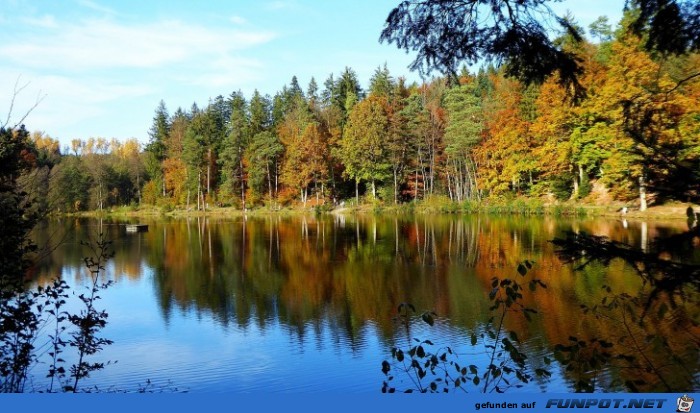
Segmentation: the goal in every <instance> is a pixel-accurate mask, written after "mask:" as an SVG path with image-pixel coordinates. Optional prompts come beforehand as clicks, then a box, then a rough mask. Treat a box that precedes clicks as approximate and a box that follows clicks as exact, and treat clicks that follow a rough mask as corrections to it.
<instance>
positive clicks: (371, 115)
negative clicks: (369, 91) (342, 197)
mask: <svg viewBox="0 0 700 413" xmlns="http://www.w3.org/2000/svg"><path fill="white" fill-rule="evenodd" d="M386 108H387V101H386V98H383V97H375V96H369V97H368V98H367V99H365V100H363V101H361V102H359V103H358V104H357V105H356V106H355V107H354V109H353V110H352V111H351V112H350V115H349V117H348V123H347V125H346V126H345V129H344V131H343V137H342V139H341V141H340V147H339V154H338V155H339V157H340V159H341V160H342V161H343V163H344V164H345V174H346V176H347V177H348V178H351V179H354V180H355V197H356V199H357V200H358V201H359V190H358V187H359V183H360V181H361V180H364V181H367V182H369V183H370V185H371V188H372V198H374V199H376V198H377V182H381V181H382V180H384V179H386V178H387V177H388V174H389V170H390V165H389V164H388V160H387V153H386V148H385V142H386V140H387V135H388V130H389V119H388V117H387V113H386Z"/></svg>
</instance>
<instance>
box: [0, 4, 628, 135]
mask: <svg viewBox="0 0 700 413" xmlns="http://www.w3.org/2000/svg"><path fill="white" fill-rule="evenodd" d="M398 2H399V0H356V1H351V2H348V1H330V0H327V1H320V0H316V1H313V0H269V1H268V0H259V1H248V0H237V1H224V0H208V1H201V2H200V1H174V0H173V1H151V0H140V1H134V0H123V1H106V0H61V1H56V0H0V33H2V34H1V35H0V56H3V58H2V59H1V60H0V97H2V99H0V117H2V119H1V121H3V122H4V120H5V118H6V116H7V113H8V111H9V106H10V98H11V96H12V91H13V87H14V85H15V82H16V81H17V79H18V78H19V84H20V85H24V84H26V83H29V84H28V86H27V87H26V88H25V89H24V90H23V91H22V93H21V94H19V96H18V98H17V101H16V102H15V107H14V110H13V118H14V119H17V118H19V117H21V115H22V114H23V112H24V111H26V110H27V109H28V108H30V107H31V106H32V104H33V103H34V102H35V100H36V99H37V96H45V98H44V99H43V101H42V102H41V103H40V104H39V106H38V107H37V108H36V109H34V110H33V111H32V112H31V113H30V115H29V116H28V117H27V119H26V120H25V123H26V124H27V127H28V128H29V129H30V130H41V131H44V132H46V133H47V134H49V135H51V136H52V137H54V138H58V139H59V140H60V141H61V142H62V144H64V145H65V144H67V143H68V142H70V140H71V139H73V138H81V139H86V138H88V137H98V136H102V137H106V138H112V137H114V138H117V139H126V138H131V137H135V138H137V139H139V140H140V141H141V142H146V141H147V140H148V135H147V131H148V129H149V127H150V125H151V119H152V117H153V112H154V109H155V107H156V106H157V104H158V102H159V101H160V100H161V99H163V100H165V102H166V105H167V107H168V109H169V110H170V112H171V113H172V111H174V110H175V109H176V108H177V107H178V106H182V107H183V108H189V107H190V106H191V105H192V102H195V101H196V102H197V104H199V105H200V107H201V106H204V105H206V104H207V102H208V100H209V98H212V97H215V96H217V95H224V96H227V95H229V94H230V93H231V92H233V91H235V90H241V91H243V93H244V94H245V95H246V96H247V97H250V95H251V94H252V92H253V90H255V89H258V90H259V91H260V92H261V93H263V94H271V95H272V94H274V93H275V92H276V91H278V90H280V89H281V88H282V86H283V85H285V84H288V83H289V81H290V80H291V78H292V76H293V75H296V76H297V77H298V79H299V82H300V84H301V85H302V87H304V88H306V85H307V84H308V82H309V80H310V79H311V77H312V76H314V77H315V78H316V81H317V83H318V84H319V85H320V86H321V85H322V84H323V81H324V80H325V79H326V78H327V77H328V75H329V74H330V73H334V74H336V75H337V74H338V73H340V72H341V71H342V70H343V68H344V67H345V66H350V67H352V68H353V69H354V70H355V71H356V72H357V74H358V76H359V78H360V80H361V82H362V83H363V85H366V84H367V82H368V80H369V78H370V76H371V75H372V73H373V72H374V70H375V69H376V68H377V67H378V66H379V65H383V64H384V63H386V64H387V66H388V68H389V70H390V71H391V73H392V75H394V76H405V77H406V78H407V79H408V80H410V81H412V80H420V77H419V76H418V74H416V73H411V72H409V70H408V69H407V66H408V64H409V63H410V62H411V60H412V56H411V55H407V54H406V53H404V52H403V51H400V50H398V49H396V48H395V46H393V45H388V44H380V43H379V42H378V38H379V33H380V31H381V29H382V27H383V24H384V20H385V19H386V16H387V15H388V13H389V11H390V10H391V9H392V8H393V7H395V6H396V5H397V4H398ZM623 4H624V0H569V1H565V2H563V3H558V4H555V5H554V6H555V7H554V8H555V9H556V10H558V11H564V10H567V9H568V10H571V11H572V12H573V14H574V16H576V18H577V19H578V21H579V22H580V24H581V25H582V26H584V27H587V26H588V24H589V23H590V22H591V21H593V20H594V19H595V18H596V17H598V16H600V15H607V16H609V17H610V21H611V22H613V23H615V22H617V21H618V20H619V18H620V15H621V10H622V7H623ZM11 123H12V122H11Z"/></svg>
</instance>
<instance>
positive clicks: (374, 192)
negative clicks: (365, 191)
mask: <svg viewBox="0 0 700 413" xmlns="http://www.w3.org/2000/svg"><path fill="white" fill-rule="evenodd" d="M372 199H374V200H376V199H377V185H376V184H375V183H374V179H372Z"/></svg>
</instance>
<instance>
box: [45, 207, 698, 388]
mask: <svg viewBox="0 0 700 413" xmlns="http://www.w3.org/2000/svg"><path fill="white" fill-rule="evenodd" d="M143 223H146V224H148V225H149V231H148V232H145V233H135V234H128V233H126V232H125V230H124V227H123V225H121V224H123V223H121V222H116V221H107V220H65V219H63V220H55V221H49V222H47V223H45V224H44V225H43V226H42V227H40V228H39V229H38V230H37V232H36V236H35V237H36V240H37V242H38V243H39V244H40V245H45V244H50V243H51V242H52V241H54V240H56V239H64V242H63V243H62V244H61V245H60V246H59V247H58V248H56V249H55V250H53V251H52V252H50V253H48V256H47V258H46V259H44V260H42V261H41V263H40V264H39V265H38V266H37V268H36V269H35V270H34V271H35V273H34V276H35V277H36V278H37V280H38V281H39V282H46V281H47V280H49V279H50V278H51V277H53V276H55V275H56V274H63V276H64V277H65V278H67V280H68V281H69V282H71V283H77V282H80V280H81V279H82V278H81V277H83V275H84V274H83V272H82V265H83V261H82V258H83V255H84V254H85V252H84V250H83V249H81V248H80V245H79V241H80V240H83V239H87V238H90V237H92V238H94V237H95V234H96V233H98V232H99V231H103V232H104V233H105V234H106V236H107V237H108V238H110V239H113V240H114V248H115V253H116V254H115V257H114V259H113V262H112V263H111V270H112V272H113V274H114V276H115V278H116V281H117V283H122V284H128V285H129V286H130V287H129V288H132V289H133V290H134V291H132V294H133V297H135V298H133V300H154V301H155V303H156V307H157V308H158V311H159V314H160V317H161V318H162V322H163V325H164V326H166V330H165V331H166V332H165V333H163V334H166V335H167V334H169V333H167V331H170V330H168V329H172V330H176V329H177V328H178V323H182V317H181V315H182V314H188V315H192V316H194V317H195V318H196V319H197V320H200V322H204V323H208V324H210V325H211V326H213V328H212V331H213V332H212V334H215V335H216V334H224V335H225V334H228V333H226V332H236V333H237V334H238V333H240V332H243V333H242V334H244V335H246V337H253V336H254V337H255V338H254V339H252V340H254V341H255V342H256V343H257V345H259V346H261V348H269V349H273V348H275V346H276V345H279V343H280V340H281V342H285V340H286V344H285V345H283V346H282V347H284V349H285V350H284V351H286V353H284V352H283V353H280V355H279V357H284V356H285V354H286V356H287V357H290V356H291V355H292V354H291V353H290V351H291V352H294V351H306V350H304V349H307V350H308V349H309V348H311V349H314V348H315V349H321V350H322V349H324V348H333V349H334V350H333V354H335V355H337V357H339V358H340V359H341V360H344V361H346V362H348V363H352V360H353V359H354V358H357V357H364V358H365V364H362V363H360V364H358V365H357V368H356V369H355V368H349V369H344V370H339V371H337V374H339V375H344V376H343V377H344V379H343V380H339V381H338V383H344V385H346V386H348V383H351V384H350V385H349V387H352V386H356V387H357V388H359V389H365V390H374V389H376V390H377V391H378V389H379V387H380V384H381V379H380V378H377V376H376V375H375V374H373V373H376V371H378V370H379V365H380V363H381V360H382V359H383V358H385V357H386V355H387V352H388V349H389V348H390V347H391V345H392V343H394V342H395V341H396V340H397V339H398V338H399V337H400V336H401V332H400V330H399V329H398V326H397V325H396V323H395V322H394V321H393V320H392V318H393V316H394V315H395V314H396V306H397V304H398V303H401V302H411V303H413V304H414V305H415V306H416V307H417V308H419V309H426V310H433V311H435V312H436V313H437V314H438V315H440V317H441V322H440V323H439V324H440V325H441V326H442V327H439V328H443V329H444V331H443V330H439V331H440V332H439V333H436V332H435V331H430V330H426V331H425V334H443V333H444V334H445V335H446V337H447V339H453V340H464V337H466V334H467V333H466V332H468V331H472V330H474V329H476V328H479V326H480V325H481V324H483V323H484V322H485V321H486V320H487V319H488V317H489V312H488V306H489V301H488V299H487V294H488V291H489V290H490V282H491V277H493V276H513V275H514V273H515V268H516V267H517V265H518V263H519V262H521V261H522V260H524V259H530V260H532V261H535V263H536V265H535V267H534V270H533V275H534V276H536V277H537V278H540V279H542V280H543V281H544V282H545V283H547V285H548V289H547V290H546V291H543V292H538V293H536V294H533V295H528V296H526V298H525V301H526V304H527V305H528V306H530V307H534V308H536V309H538V310H539V312H540V314H541V317H540V318H538V319H537V320H536V321H535V322H534V323H530V324H528V323H527V322H526V321H525V320H524V319H519V318H510V319H508V320H507V322H508V325H507V327H508V328H509V329H511V330H515V331H516V332H517V333H518V336H519V337H521V338H522V339H524V341H525V342H527V343H528V344H527V346H529V350H530V351H531V352H533V353H536V354H548V353H550V352H551V350H552V348H553V347H554V345H556V344H560V343H566V342H567V341H568V339H569V337H570V336H577V337H579V338H580V339H583V340H589V339H593V338H606V339H607V340H609V341H614V342H616V343H617V342H620V343H621V345H623V346H627V348H629V346H630V345H631V344H629V343H630V337H636V338H639V342H640V343H641V344H637V345H638V346H643V347H639V348H638V349H637V350H639V351H643V352H644V354H645V357H648V358H649V360H648V363H649V365H653V366H664V367H663V368H664V369H666V370H665V371H664V372H663V375H662V377H663V379H661V380H660V379H659V374H655V372H654V371H651V372H647V373H646V374H644V373H640V372H639V371H638V370H634V371H632V370H630V369H625V368H617V369H616V368H610V369H608V370H607V371H606V372H605V374H606V378H605V379H604V380H603V381H605V380H607V382H609V383H611V382H613V381H615V379H617V381H619V382H621V383H624V382H625V381H628V380H630V379H632V378H639V375H640V374H642V376H643V377H642V378H643V379H644V381H645V382H646V383H647V384H645V385H642V386H641V390H647V391H649V390H654V391H667V390H668V388H667V387H668V386H670V387H672V388H673V389H674V390H676V389H677V390H678V391H681V390H685V391H687V389H688V386H689V383H691V384H690V386H694V388H698V387H697V386H698V384H697V380H696V379H697V377H698V371H700V368H698V367H699V359H700V357H699V356H698V351H697V348H698V336H699V335H700V330H699V329H698V327H697V320H699V319H700V314H699V311H698V308H697V306H695V305H693V306H683V305H681V306H677V307H675V308H673V309H672V311H671V314H670V315H664V316H663V317H662V318H663V322H661V321H659V320H658V319H653V318H650V319H649V320H647V321H648V322H647V323H646V324H645V326H644V327H636V326H631V327H629V328H630V330H624V329H622V328H621V325H628V326H629V325H631V324H633V323H626V324H623V321H624V320H620V319H619V318H618V319H615V318H610V317H608V318H605V317H594V316H583V315H582V312H581V306H582V305H583V306H588V307H593V306H596V305H599V304H600V303H601V301H602V300H603V298H604V297H605V296H606V295H607V294H608V293H607V292H606V289H605V288H603V287H604V286H608V287H610V288H611V289H612V290H613V291H615V292H618V293H623V292H626V293H629V294H630V295H636V294H638V293H639V292H640V291H643V289H644V286H643V284H642V282H641V280H640V279H639V278H638V277H636V276H635V274H634V273H633V271H632V270H631V269H630V268H627V267H626V266H625V265H624V263H622V262H616V261H613V262H612V263H611V264H610V265H609V266H608V267H604V266H602V265H595V264H594V265H590V266H588V267H586V268H585V270H584V273H582V274H579V273H574V272H573V271H572V269H571V267H570V266H567V265H563V264H562V263H561V262H560V261H559V260H558V259H557V258H556V256H555V255H554V253H553V246H552V245H551V244H550V243H549V242H548V241H549V240H551V239H552V238H554V237H557V236H560V235H562V234H563V233H565V232H566V231H571V230H573V231H585V232H588V233H592V234H597V235H604V236H608V237H610V238H612V239H615V240H619V241H622V242H626V243H629V244H631V245H634V246H637V247H639V248H641V249H643V250H645V251H648V250H649V248H653V244H652V243H651V242H650V240H652V239H654V238H656V237H668V236H670V235H672V234H674V233H678V232H680V231H683V230H684V228H683V225H681V224H682V223H681V224H679V225H676V224H663V225H661V224H653V223H646V222H634V221H630V222H628V221H627V220H623V221H610V220H581V221H565V220H559V219H554V218H543V219H533V218H530V217H506V218H500V217H496V218H495V217H478V216H469V217H450V216H446V217H443V216H438V217H422V216H419V217H406V216H398V217H383V218H382V217H375V216H359V217H356V216H333V215H328V216H321V217H281V216H271V217H265V218H236V219H209V218H201V217H200V218H189V219H178V220H170V219H153V220H150V221H148V220H146V221H143ZM670 254H671V255H673V256H674V257H673V258H675V259H684V260H697V259H698V253H697V249H691V250H685V251H677V252H675V251H674V252H671V253H670ZM144 277H146V278H144ZM146 281H147V282H146ZM136 289H148V290H149V291H150V294H144V292H143V291H140V292H137V291H136ZM133 304H134V303H133V302H132V303H130V305H133ZM108 310H110V311H112V312H119V311H122V310H120V309H119V308H114V309H108ZM655 314H656V313H655ZM654 317H655V315H654ZM202 320H204V321H202ZM132 322H133V320H132ZM119 331H120V332H121V333H120V334H124V336H123V337H111V338H112V339H114V340H115V342H119V341H120V340H123V341H128V342H130V343H131V342H138V341H139V335H138V333H139V332H138V331H131V330H130V329H128V328H124V329H123V330H119ZM280 331H283V332H284V333H283V334H282V336H283V337H287V338H280V337H279V336H280ZM251 332H254V334H252V335H249V334H251ZM290 337H291V340H292V341H293V342H294V343H295V344H293V345H290V344H289V340H290ZM650 337H662V338H663V340H664V343H663V346H661V345H660V344H659V343H654V341H653V340H651V339H650ZM179 340H180V341H179V342H178V343H177V344H178V346H188V347H190V351H194V352H198V351H201V352H204V351H205V349H203V348H201V346H202V343H201V341H199V340H197V339H196V338H191V339H190V338H188V337H187V336H186V335H185V336H184V337H179ZM212 340H214V342H216V340H222V341H225V339H224V338H221V337H220V338H219V339H216V338H214V339H212ZM309 340H311V343H309ZM625 340H627V342H626V343H627V344H625ZM162 341H163V343H161V344H162V345H163V346H167V341H168V340H167V339H166V338H162ZM371 343H375V344H371ZM210 345H212V344H211V343H208V344H207V346H210ZM655 345H656V346H661V347H658V348H657V349H656V350H658V349H660V348H664V349H670V350H671V351H670V352H668V351H655V348H654V347H653V346H655ZM309 346H311V347H309ZM321 350H319V351H321ZM169 351H173V352H174V353H173V356H174V357H176V355H175V354H176V352H175V350H169ZM209 351H214V352H217V351H218V352H221V349H217V348H216V346H214V347H213V348H209ZM275 351H276V350H270V353H269V354H268V355H274V354H276V353H275ZM306 357H312V356H310V355H307V356H306ZM319 363H322V362H319ZM323 363H325V361H324V362H323ZM679 364H682V365H683V368H684V369H685V372H680V373H679V372H676V374H671V368H669V367H668V366H678V365H679ZM273 365H276V366H279V365H278V364H275V363H272V364H269V365H268V364H263V366H269V367H270V368H272V367H271V366H273ZM226 366H228V364H227V361H226V360H219V365H218V366H214V367H212V369H213V370H211V373H210V374H211V375H212V377H217V374H216V373H215V372H214V371H215V370H216V369H225V368H228V367H226ZM367 366H369V367H367ZM141 367H143V366H141ZM229 367H230V366H229ZM260 367H261V364H259V363H258V364H257V365H251V366H248V367H241V366H238V367H237V368H239V369H240V368H243V369H245V368H248V369H249V373H250V374H251V375H255V374H258V373H256V371H257V370H256V369H259V368H260ZM327 367H328V366H316V367H314V366H309V364H308V363H307V364H306V365H305V367H304V368H306V369H309V368H311V369H312V370H313V369H314V368H316V369H317V370H316V372H317V373H318V374H320V373H319V372H320V371H325V370H326V368H327ZM331 367H332V366H331ZM360 368H361V369H362V370H364V369H372V371H371V372H363V371H360ZM674 368H675V367H674ZM336 370H337V368H336ZM555 373H557V374H555V379H554V382H553V383H552V384H550V388H549V389H550V390H554V391H556V390H561V391H566V390H569V389H571V388H572V387H571V386H572V385H571V383H572V382H573V381H574V380H576V377H574V375H572V374H571V373H570V372H565V371H563V369H562V371H560V372H555ZM178 374H179V375H182V374H183V373H182V372H179V373H178ZM290 374H291V373H290ZM346 376H349V377H346ZM192 380H203V379H202V378H201V376H197V375H193V378H192ZM222 380H223V379H222ZM289 380H293V379H292V378H289ZM693 380H696V381H695V382H694V383H693ZM664 381H666V383H664ZM287 385H289V383H287ZM664 386H667V387H664ZM292 387H293V386H292ZM292 387H289V388H292ZM302 387H303V386H302ZM226 388H230V387H226ZM236 388H238V387H236ZM253 389H255V387H253ZM537 389H538V388H529V390H537Z"/></svg>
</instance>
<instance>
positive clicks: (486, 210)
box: [49, 201, 700, 220]
mask: <svg viewBox="0 0 700 413" xmlns="http://www.w3.org/2000/svg"><path fill="white" fill-rule="evenodd" d="M689 206H692V207H693V209H694V211H695V213H696V214H700V205H691V204H682V203H669V204H664V205H656V206H651V207H649V208H648V209H647V210H646V211H639V210H628V211H627V213H622V212H621V206H619V205H605V206H603V205H589V204H554V205H541V204H532V205H531V204H527V203H523V202H520V203H519V202H518V201H515V202H511V203H505V204H504V203H496V204H483V205H478V206H476V208H474V207H471V208H469V207H467V208H465V207H464V206H463V205H460V204H457V203H449V204H444V203H443V204H439V205H432V204H429V203H419V204H400V205H397V206H396V205H370V204H364V205H360V206H359V207H356V206H343V207H336V208H327V207H326V208H315V207H313V206H312V207H306V208H301V207H297V208H289V207H285V208H281V209H277V210H272V209H269V208H266V207H258V208H254V209H250V210H247V211H243V210H241V209H237V208H235V207H213V208H211V209H208V210H206V211H195V210H184V209H169V208H159V207H144V208H136V209H134V208H133V207H128V208H127V207H120V208H113V209H111V210H104V211H81V212H71V213H52V214H50V215H49V216H51V217H75V218H164V217H167V218H192V217H215V218H225V217H241V216H246V217H248V216H250V217H259V216H271V215H272V216H296V215H319V214H326V213H328V214H333V215H355V214H360V215H367V214H375V215H470V214H483V215H492V216H493V215H495V216H518V215H520V216H557V217H574V216H575V217H588V218H594V217H602V218H615V219H634V220H687V219H688V216H687V209H688V207H689Z"/></svg>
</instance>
